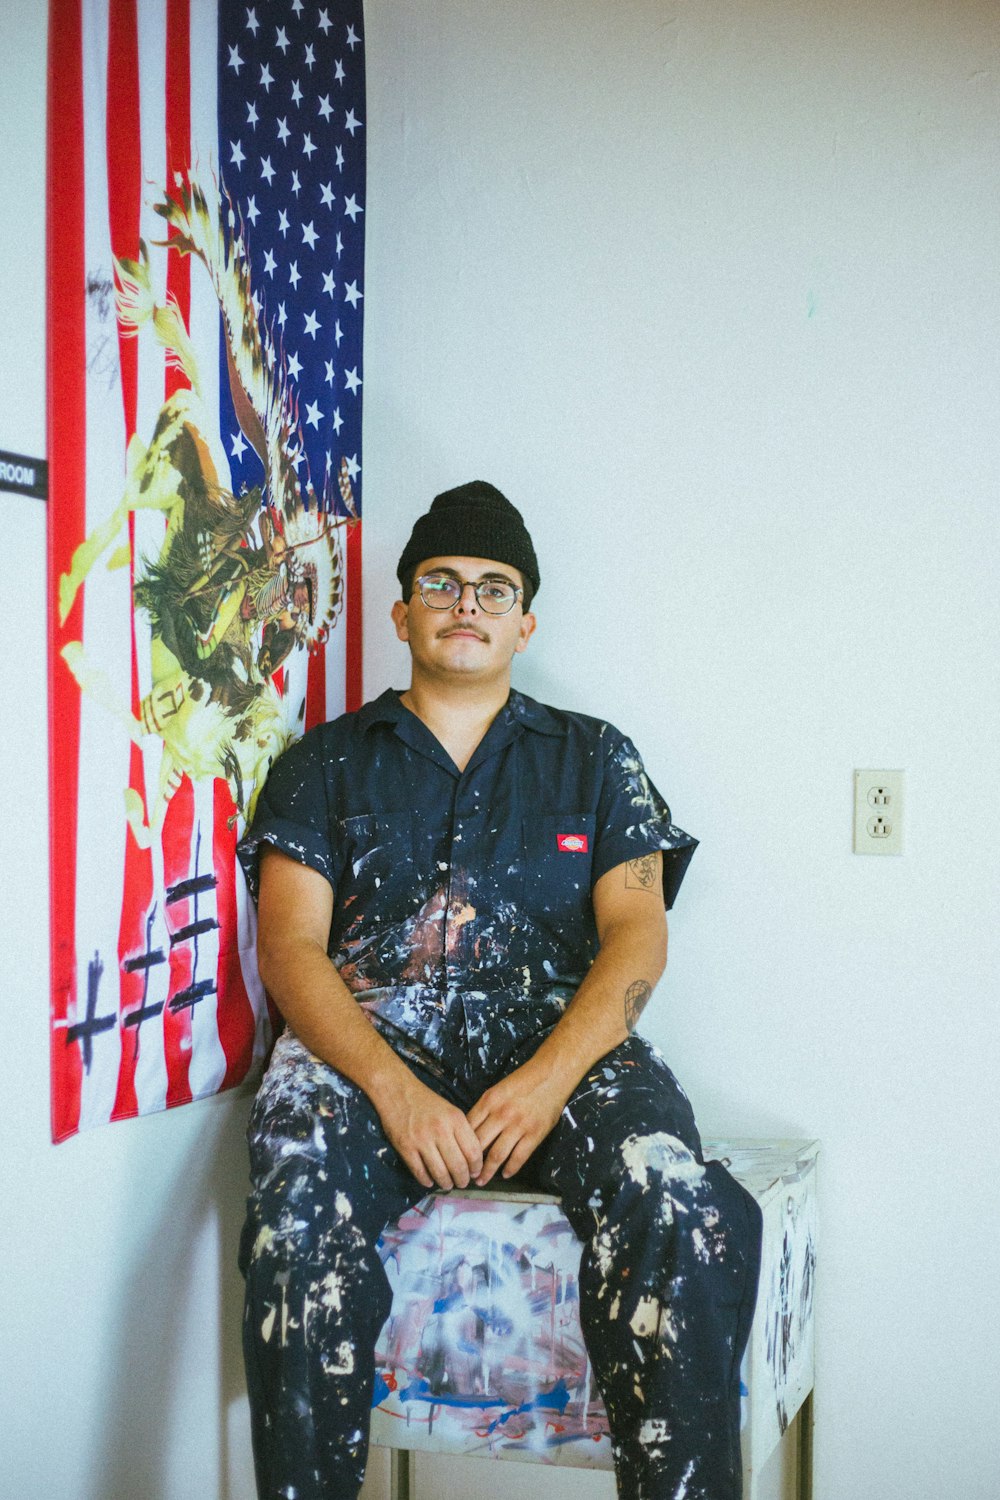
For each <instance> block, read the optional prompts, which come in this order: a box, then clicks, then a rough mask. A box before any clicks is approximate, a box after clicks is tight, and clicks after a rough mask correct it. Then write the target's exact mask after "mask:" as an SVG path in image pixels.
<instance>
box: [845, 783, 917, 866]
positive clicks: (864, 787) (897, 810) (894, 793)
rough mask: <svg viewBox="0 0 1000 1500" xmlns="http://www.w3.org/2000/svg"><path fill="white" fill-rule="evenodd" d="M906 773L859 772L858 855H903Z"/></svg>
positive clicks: (856, 786)
mask: <svg viewBox="0 0 1000 1500" xmlns="http://www.w3.org/2000/svg"><path fill="white" fill-rule="evenodd" d="M904 779H905V778H904V773H903V772H902V771H855V773H854V852H855V854H902V852H903V783H904Z"/></svg>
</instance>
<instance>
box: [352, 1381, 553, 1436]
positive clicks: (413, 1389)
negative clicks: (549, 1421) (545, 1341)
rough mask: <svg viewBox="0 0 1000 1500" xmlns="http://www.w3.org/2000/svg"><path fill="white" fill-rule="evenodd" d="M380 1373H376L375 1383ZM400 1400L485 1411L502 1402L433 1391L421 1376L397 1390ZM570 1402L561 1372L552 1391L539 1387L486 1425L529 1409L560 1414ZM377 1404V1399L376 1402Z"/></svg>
mask: <svg viewBox="0 0 1000 1500" xmlns="http://www.w3.org/2000/svg"><path fill="white" fill-rule="evenodd" d="M380 1378H381V1377H379V1376H376V1383H378V1382H379V1380H380ZM398 1394H399V1399H400V1401H425V1402H427V1404H428V1405H430V1406H455V1407H470V1408H478V1409H479V1410H481V1411H485V1409H486V1408H487V1407H488V1406H499V1405H500V1404H501V1403H500V1402H498V1401H497V1399H496V1397H492V1398H491V1397H488V1396H480V1397H475V1396H446V1395H443V1394H441V1393H440V1392H437V1393H435V1392H434V1391H432V1390H431V1388H430V1382H429V1381H427V1380H425V1379H423V1378H420V1379H418V1380H414V1381H413V1382H412V1383H411V1384H410V1385H408V1386H407V1387H406V1388H405V1390H404V1389H401V1390H400V1391H399V1393H398ZM569 1402H570V1392H569V1388H568V1387H567V1385H566V1381H565V1379H564V1378H563V1377H562V1376H560V1378H559V1379H558V1380H557V1381H556V1383H555V1385H554V1386H553V1387H552V1389H551V1391H539V1393H538V1395H537V1396H536V1397H535V1398H534V1400H533V1401H525V1402H524V1404H523V1405H522V1406H512V1407H511V1408H510V1410H509V1411H505V1412H503V1413H502V1414H501V1415H500V1416H499V1417H497V1418H496V1419H495V1420H494V1421H492V1422H491V1423H490V1425H489V1427H488V1428H487V1431H488V1432H495V1431H496V1429H497V1428H498V1427H502V1426H503V1424H504V1423H505V1422H509V1421H510V1419H511V1417H519V1416H521V1415H523V1413H524V1412H529V1411H556V1412H558V1413H559V1415H560V1416H561V1415H562V1414H563V1412H564V1411H565V1410H566V1407H567V1406H568V1405H569ZM376 1404H377V1403H376Z"/></svg>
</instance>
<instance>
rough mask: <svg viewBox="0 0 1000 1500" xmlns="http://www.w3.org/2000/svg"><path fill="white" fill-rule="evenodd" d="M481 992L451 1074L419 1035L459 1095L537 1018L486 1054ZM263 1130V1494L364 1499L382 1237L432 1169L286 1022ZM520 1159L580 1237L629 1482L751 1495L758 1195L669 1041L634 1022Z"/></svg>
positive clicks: (595, 1350) (250, 1289)
mask: <svg viewBox="0 0 1000 1500" xmlns="http://www.w3.org/2000/svg"><path fill="white" fill-rule="evenodd" d="M467 1010H468V1008H467V1007H466V1011H465V1013H463V1014H461V1015H459V1016H458V1017H456V1019H455V1021H454V1026H453V1030H454V1037H453V1040H454V1056H455V1066H454V1068H453V1069H452V1071H451V1077H450V1079H449V1080H448V1081H447V1082H446V1081H445V1080H444V1079H443V1078H442V1077H441V1076H440V1075H441V1065H440V1058H435V1059H428V1061H429V1063H430V1065H431V1069H432V1071H431V1070H427V1069H424V1068H422V1067H421V1066H420V1065H419V1063H418V1062H417V1061H416V1060H415V1058H414V1056H413V1055H412V1049H407V1050H408V1051H410V1055H408V1057H407V1061H408V1062H409V1064H410V1066H411V1067H413V1068H414V1071H415V1072H416V1073H417V1075H418V1076H419V1077H422V1078H423V1079H424V1081H425V1082H426V1083H428V1084H429V1085H430V1086H431V1087H432V1088H434V1089H436V1090H437V1091H438V1092H439V1093H441V1094H444V1095H445V1096H446V1097H448V1098H450V1099H451V1100H452V1101H453V1102H454V1103H456V1104H458V1105H459V1106H460V1107H461V1108H462V1109H469V1108H471V1106H472V1104H473V1103H474V1102H475V1100H476V1099H477V1098H478V1097H479V1095H480V1094H481V1093H482V1092H483V1090H484V1089H485V1088H487V1087H488V1086H489V1085H490V1084H491V1083H493V1082H495V1081H496V1079H497V1078H499V1077H502V1076H504V1075H506V1074H507V1073H509V1072H510V1071H512V1069H513V1068H514V1067H516V1066H518V1065H519V1064H520V1063H522V1062H524V1061H525V1060H526V1059H527V1057H528V1056H530V1055H531V1053H532V1052H533V1051H534V1049H535V1048H536V1047H537V1046H538V1044H539V1042H540V1041H541V1039H542V1035H540V1034H537V1033H536V1034H535V1035H534V1036H533V1037H531V1038H528V1039H523V1040H521V1041H520V1042H519V1043H518V1044H517V1045H516V1046H515V1048H514V1050H513V1051H510V1050H507V1048H506V1047H505V1048H504V1049H503V1052H504V1055H503V1056H501V1057H499V1058H496V1059H493V1060H492V1062H493V1066H492V1067H490V1066H488V1065H486V1064H484V1058H486V1062H487V1063H488V1062H489V1061H490V1059H489V1058H488V1052H489V1048H488V1046H487V1047H484V1046H482V1036H479V1037H477V1038H476V1039H475V1042H476V1045H475V1046H472V1045H471V1041H472V1039H471V1038H470V1035H469V1031H470V1029H471V1028H470V1022H469V1018H468V1013H467ZM488 1032H489V1028H488V1027H485V1028H484V1031H483V1034H484V1035H487V1034H488ZM473 1057H475V1063H474V1065H473V1062H472V1059H473ZM249 1142H250V1153H251V1176H252V1183H253V1187H252V1191H251V1194H250V1198H249V1202H248V1214H247V1222H246V1226H245V1229H244V1233H243V1241H242V1245H241V1256H240V1264H241V1269H242V1270H243V1273H244V1275H245V1277H246V1308H245V1316H244V1330H243V1332H244V1356H245V1360H246V1368H247V1381H248V1386H249V1391H250V1403H251V1412H252V1419H253V1440H254V1457H255V1462H256V1469H257V1485H258V1491H259V1495H260V1500H321V1497H322V1500H353V1497H355V1496H356V1495H357V1492H358V1490H359V1488H360V1486H361V1482H362V1479H363V1477H364V1470H365V1462H366V1456H367V1447H368V1422H369V1416H370V1408H371V1398H372V1390H373V1378H374V1349H375V1344H376V1340H377V1338H378V1335H379V1332H380V1329H381V1327H382V1324H383V1323H384V1321H385V1319H386V1317H387V1316H388V1313H389V1308H390V1303H391V1295H390V1290H389V1284H388V1281H387V1279H386V1276H385V1273H384V1272H383V1269H382V1265H381V1262H380V1260H379V1256H378V1253H377V1251H376V1248H375V1247H376V1242H377V1240H378V1238H379V1235H380V1234H381V1232H382V1230H383V1228H384V1226H385V1225H386V1223H387V1222H388V1221H390V1220H391V1219H393V1218H395V1217H397V1216H398V1215H399V1214H400V1213H402V1212H403V1211H404V1209H406V1208H408V1207H410V1206H412V1205H413V1204H414V1203H416V1202H418V1201H419V1200H420V1199H421V1198H422V1197H423V1196H424V1192H425V1190H424V1189H423V1188H422V1187H421V1186H420V1184H419V1183H418V1182H416V1180H415V1179H414V1178H413V1177H412V1175H411V1174H410V1172H409V1170H408V1168H407V1167H406V1166H405V1164H404V1163H403V1162H402V1160H401V1159H400V1158H399V1156H398V1155H397V1154H396V1152H395V1150H394V1149H393V1147H392V1146H391V1145H390V1144H389V1143H388V1141H387V1140H386V1138H385V1135H384V1134H383V1132H382V1128H381V1125H380V1123H379V1119H378V1116H377V1114H376V1113H375V1110H374V1109H373V1107H372V1106H371V1104H370V1103H369V1101H368V1099H367V1097H366V1096H365V1095H364V1094H363V1093H362V1092H361V1091H360V1090H359V1089H358V1088H356V1087H355V1086H354V1085H353V1084H351V1083H349V1082H348V1081H347V1080H345V1079H343V1078H342V1077H341V1076H340V1075H339V1074H338V1073H336V1072H335V1071H334V1070H333V1069H332V1068H329V1067H327V1066H326V1065H325V1064H323V1063H321V1062H320V1061H319V1060H318V1059H316V1058H315V1057H313V1056H312V1054H311V1053H309V1052H308V1051H307V1050H306V1049H305V1048H304V1047H303V1046H302V1044H301V1043H300V1042H299V1041H298V1040H297V1039H296V1038H294V1037H292V1036H290V1035H289V1034H288V1033H286V1034H285V1036H284V1037H283V1038H282V1039H281V1040H280V1041H279V1043H278V1045H277V1047H276V1049H275V1055H274V1058H273V1060H272V1064H271V1067H270V1069H269V1070H268V1074H267V1077H266V1078H265V1080H264V1083H263V1084H262V1086H261V1089H260V1092H259V1094H258V1096H257V1100H256V1102H255V1104H254V1108H253V1113H252V1115H251V1120H250V1127H249ZM522 1176H525V1177H527V1178H528V1179H529V1180H531V1181H533V1182H534V1183H535V1184H536V1185H537V1186H539V1187H541V1188H544V1189H545V1190H547V1191H551V1192H556V1193H558V1194H559V1195H560V1197H561V1199H562V1206H563V1210H564V1212H565V1213H566V1216H567V1218H568V1219H569V1221H570V1223H571V1224H572V1226H573V1229H574V1231H575V1232H576V1234H577V1235H578V1236H579V1238H580V1240H581V1241H582V1243H583V1258H582V1263H581V1268H580V1312H581V1321H582V1324H583V1332H584V1337H585V1339H586V1343H587V1348H588V1351H589V1353H590V1357H591V1363H592V1365H593V1369H594V1375H595V1378H596V1380H597V1383H598V1385H599V1387H600V1390H601V1393H602V1395H603V1397H604V1402H605V1406H606V1408H607V1412H608V1417H609V1420H610V1424H611V1431H612V1439H613V1447H614V1454H615V1466H616V1471H617V1479H618V1493H619V1495H620V1496H622V1497H624V1500H668V1497H669V1500H738V1497H739V1495H740V1489H741V1480H740V1442H739V1370H740V1360H741V1357H742V1354H743V1349H744V1346H745V1344H746V1340H747V1337H748V1334H749V1330H750V1322H751V1319H752V1316H753V1308H754V1301H755V1297H756V1289H757V1276H758V1271H759V1264H760V1230H761V1226H760V1211H759V1209H758V1207H757V1205H756V1203H755V1202H754V1200H753V1199H752V1198H751V1197H750V1195H749V1194H748V1193H746V1192H745V1191H744V1189H743V1188H742V1187H740V1186H739V1184H738V1183H736V1182H735V1181H734V1180H733V1178H732V1177H731V1176H730V1175H729V1174H728V1172H726V1170H725V1168H724V1167H722V1166H721V1165H720V1164H719V1163H716V1162H711V1163H709V1164H708V1165H705V1164H704V1163H703V1161H702V1155H701V1144H700V1141H699V1138H698V1132H697V1129H696V1127H695V1123H694V1117H693V1115H692V1112H691V1107H690V1105H689V1103H688V1101H687V1098H686V1097H685V1095H684V1093H683V1091H682V1089H681V1088H680V1085H679V1084H678V1083H677V1081H676V1079H675V1078H674V1076H673V1074H672V1073H671V1072H670V1070H669V1068H668V1067H667V1065H666V1063H665V1062H664V1061H663V1059H662V1057H661V1056H660V1055H659V1053H658V1052H657V1051H656V1049H655V1048H653V1047H651V1046H650V1045H649V1043H647V1042H646V1041H644V1040H643V1039H642V1038H640V1037H637V1036H633V1037H630V1038H629V1040H628V1041H626V1042H624V1043H622V1045H621V1046H619V1047H617V1048H615V1050H614V1051H613V1052H611V1053H609V1054H608V1055H607V1056H606V1057H604V1058H602V1059H601V1061H600V1062H599V1063H598V1064H597V1065H596V1066H595V1067H594V1068H593V1069H592V1071H591V1072H590V1073H589V1074H588V1075H587V1077H585V1078H584V1079H583V1080H582V1082H581V1083H580V1085H579V1087H578V1088H577V1090H576V1092H575V1093H574V1094H573V1096H572V1098H571V1099H570V1101H569V1103H568V1105H567V1107H566V1108H565V1110H564V1111H563V1114H562V1117H561V1118H560V1120H559V1123H558V1124H557V1125H556V1127H555V1129H554V1130H553V1131H552V1133H551V1135H550V1136H549V1137H548V1138H547V1140H545V1141H544V1142H543V1143H542V1145H541V1146H540V1147H539V1148H538V1150H537V1151H536V1152H535V1154H534V1157H533V1158H532V1160H531V1162H530V1163H529V1167H528V1168H527V1169H526V1170H525V1172H524V1173H523V1174H522Z"/></svg>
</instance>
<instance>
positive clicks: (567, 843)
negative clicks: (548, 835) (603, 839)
mask: <svg viewBox="0 0 1000 1500" xmlns="http://www.w3.org/2000/svg"><path fill="white" fill-rule="evenodd" d="M556 848H557V849H560V850H561V851H562V852H563V854H586V853H587V851H588V850H589V848H590V840H589V839H588V837H587V835H586V834H585V833H557V834H556Z"/></svg>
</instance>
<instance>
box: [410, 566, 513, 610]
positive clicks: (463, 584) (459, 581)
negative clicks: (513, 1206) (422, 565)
mask: <svg viewBox="0 0 1000 1500" xmlns="http://www.w3.org/2000/svg"><path fill="white" fill-rule="evenodd" d="M432 578H441V579H444V580H445V581H446V582H447V583H453V584H455V586H456V587H457V588H458V597H457V598H456V599H453V600H452V601H451V603H450V604H432V603H431V602H430V600H429V599H428V598H427V596H426V595H425V593H424V590H423V585H424V583H425V582H426V581H428V580H429V579H432ZM497 584H500V585H501V586H502V587H503V588H509V589H512V590H513V593H512V594H511V599H510V603H509V604H508V605H507V607H506V609H488V608H487V607H486V605H485V604H484V603H483V601H482V598H481V597H480V590H481V589H488V588H496V586H497ZM413 586H414V588H415V589H416V590H417V592H418V593H419V595H420V601H421V603H422V604H425V605H426V606H427V608H428V609H433V610H439V611H444V610H448V609H454V608H455V606H456V604H458V603H460V601H461V599H462V597H463V596H464V594H465V591H466V589H467V588H468V589H471V590H472V592H473V593H474V594H475V596H476V603H477V604H478V605H479V608H480V609H481V610H482V611H483V614H484V615H509V614H510V612H511V610H512V609H513V608H514V605H515V604H516V603H517V601H518V599H523V597H524V590H523V589H520V588H518V587H517V585H516V584H513V583H505V582H504V581H503V580H502V579H500V578H484V579H483V581H482V583H473V582H472V579H471V578H453V577H452V575H451V574H450V573H421V575H420V577H419V578H415V579H414V580H413Z"/></svg>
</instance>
